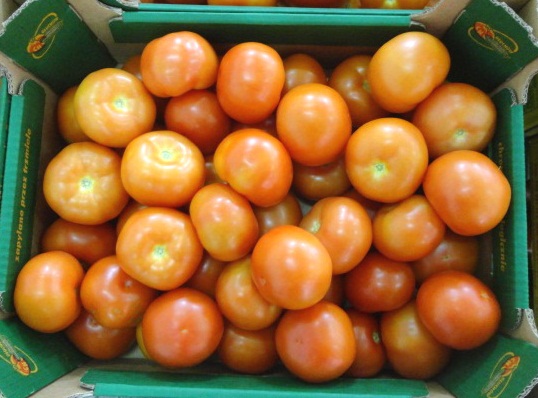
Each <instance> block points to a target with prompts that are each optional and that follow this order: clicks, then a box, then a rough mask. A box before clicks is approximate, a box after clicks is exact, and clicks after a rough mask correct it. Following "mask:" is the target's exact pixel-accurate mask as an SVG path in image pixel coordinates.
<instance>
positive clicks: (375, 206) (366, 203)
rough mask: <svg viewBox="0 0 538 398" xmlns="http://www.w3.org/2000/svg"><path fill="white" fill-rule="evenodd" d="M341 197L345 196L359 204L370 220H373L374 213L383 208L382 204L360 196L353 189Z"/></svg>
mask: <svg viewBox="0 0 538 398" xmlns="http://www.w3.org/2000/svg"><path fill="white" fill-rule="evenodd" d="M342 196H345V197H347V198H351V199H353V200H355V201H357V202H359V203H360V204H361V205H362V207H364V209H365V210H366V212H367V213H368V216H370V219H372V220H373V218H374V216H375V213H376V212H377V210H379V208H380V207H381V206H383V203H380V202H376V201H374V200H370V199H367V198H365V197H364V196H362V195H361V194H360V193H358V192H357V190H356V189H355V188H353V187H351V188H350V189H348V190H347V191H346V192H344V194H343V195H342Z"/></svg>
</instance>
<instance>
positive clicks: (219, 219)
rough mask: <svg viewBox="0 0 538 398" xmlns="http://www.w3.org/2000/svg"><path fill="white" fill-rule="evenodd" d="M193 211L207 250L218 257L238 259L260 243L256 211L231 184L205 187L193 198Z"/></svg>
mask: <svg viewBox="0 0 538 398" xmlns="http://www.w3.org/2000/svg"><path fill="white" fill-rule="evenodd" d="M189 212H190V216H191V219H192V223H193V225H194V228H195V229H196V233H197V235H198V237H199V239H200V241H201V243H202V245H203V247H204V249H205V250H206V251H207V252H208V253H209V254H210V255H211V256H213V257H214V258H215V259H217V260H221V261H235V260H238V259H240V258H241V257H243V256H245V255H247V254H248V253H250V251H251V250H252V248H253V247H254V245H255V244H256V240H257V239H258V233H259V228H258V221H257V220H256V215H255V214H254V210H252V206H251V205H250V203H249V202H248V200H247V199H246V198H245V197H244V196H242V195H240V194H239V193H237V192H236V191H234V190H233V188H231V187H230V186H229V185H226V184H220V183H215V184H210V185H206V186H204V187H203V188H201V189H200V190H199V191H198V192H196V194H195V195H194V197H193V198H192V201H191V203H190V207H189Z"/></svg>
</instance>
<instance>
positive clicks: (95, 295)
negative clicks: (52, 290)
mask: <svg viewBox="0 0 538 398" xmlns="http://www.w3.org/2000/svg"><path fill="white" fill-rule="evenodd" d="M156 297H157V290H155V289H152V288H150V287H149V286H146V285H144V284H143V283H141V282H139V281H137V280H136V279H133V278H131V277H130V276H129V275H127V274H126V273H125V272H124V271H123V269H122V268H121V265H120V264H119V262H118V259H117V257H116V256H115V255H111V256H108V257H104V258H102V259H100V260H99V261H97V262H95V263H94V264H93V265H92V266H91V267H90V268H89V269H88V271H87V272H86V275H85V276H84V279H83V280H82V284H81V286H80V299H81V301H82V306H83V307H84V308H85V309H86V311H88V312H89V313H90V314H92V315H93V317H94V318H95V320H96V321H97V323H99V324H100V325H101V326H104V327H107V328H112V329H117V328H126V327H136V325H138V323H139V322H140V321H141V320H142V314H143V313H144V311H145V310H146V308H147V306H148V305H149V303H150V302H152V301H153V300H154V299H155V298H156Z"/></svg>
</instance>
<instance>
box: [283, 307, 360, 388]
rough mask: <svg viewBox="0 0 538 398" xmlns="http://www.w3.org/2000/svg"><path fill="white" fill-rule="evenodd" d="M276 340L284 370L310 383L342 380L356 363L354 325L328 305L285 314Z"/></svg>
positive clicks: (338, 308) (345, 316)
mask: <svg viewBox="0 0 538 398" xmlns="http://www.w3.org/2000/svg"><path fill="white" fill-rule="evenodd" d="M275 340H276V349H277V352H278V354H279V356H280V359H281V360H282V363H283V364H284V366H285V367H286V368H287V369H288V370H289V371H290V372H291V373H292V374H294V375H295V376H297V377H298V378H300V379H302V380H304V381H307V382H311V383H322V382H326V381H329V380H334V379H336V378H338V377H340V376H341V375H343V374H344V373H345V372H346V371H347V370H348V369H349V367H350V366H351V364H352V363H353V361H354V359H355V353H356V345H355V337H354V334H353V326H352V324H351V321H350V319H349V317H348V316H347V314H346V312H345V311H344V310H343V309H342V308H340V307H339V306H337V305H336V304H333V303H330V302H328V301H320V302H318V303H316V304H314V305H312V306H310V307H307V308H304V309H299V310H290V311H286V312H285V313H284V315H283V316H282V319H281V320H280V321H279V323H278V325H277V328H276V333H275Z"/></svg>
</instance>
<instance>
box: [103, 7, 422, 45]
mask: <svg viewBox="0 0 538 398" xmlns="http://www.w3.org/2000/svg"><path fill="white" fill-rule="evenodd" d="M200 7H204V6H194V5H191V6H184V7H183V8H182V12H166V11H160V12H159V11H152V12H150V11H141V10H139V11H125V12H123V14H122V17H121V18H118V19H114V20H112V21H110V29H111V31H112V34H113V36H114V39H115V40H116V41H117V42H119V43H139V42H148V41H149V40H152V39H154V38H156V37H159V36H162V35H164V34H166V33H170V32H174V31H179V30H190V31H194V32H197V33H199V34H201V35H202V36H204V37H205V38H206V39H207V40H209V41H210V42H212V43H216V44H218V43H236V42H238V41H261V42H263V43H266V44H271V45H297V44H300V45H302V44H316V45H333V46H357V47H364V48H367V49H369V50H370V51H371V50H373V49H375V48H377V47H379V46H380V45H381V44H382V43H384V42H385V41H387V40H388V39H389V38H391V37H393V36H395V35H397V34H399V33H403V32H405V31H408V30H413V29H420V27H419V26H418V25H415V24H412V23H411V15H412V13H413V12H409V11H408V12H394V13H386V12H385V13H381V12H379V10H362V11H360V12H358V11H357V10H351V9H334V10H333V9H331V10H323V9H306V8H297V7H296V8H285V7H248V9H247V8H245V7H240V6H237V7H233V6H230V7H226V6H221V7H218V6H214V7H213V6H212V7H207V6H205V8H203V12H201V11H200ZM373 30H374V31H375V32H376V34H375V35H372V31H373Z"/></svg>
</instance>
